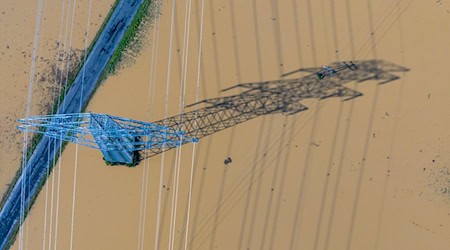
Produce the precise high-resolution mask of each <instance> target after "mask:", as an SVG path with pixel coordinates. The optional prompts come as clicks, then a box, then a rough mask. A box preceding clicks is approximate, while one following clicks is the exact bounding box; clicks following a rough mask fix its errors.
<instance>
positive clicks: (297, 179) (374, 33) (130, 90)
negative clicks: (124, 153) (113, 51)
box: [13, 0, 450, 249]
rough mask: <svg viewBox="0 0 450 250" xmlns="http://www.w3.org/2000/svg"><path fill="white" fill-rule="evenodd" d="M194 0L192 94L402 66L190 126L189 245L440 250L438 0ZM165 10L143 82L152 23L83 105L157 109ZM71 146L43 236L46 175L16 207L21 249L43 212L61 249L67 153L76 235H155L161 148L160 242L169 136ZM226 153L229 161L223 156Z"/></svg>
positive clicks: (445, 117)
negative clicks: (214, 124) (341, 91)
mask: <svg viewBox="0 0 450 250" xmlns="http://www.w3.org/2000/svg"><path fill="white" fill-rule="evenodd" d="M205 2H206V6H205V16H204V30H203V54H202V64H201V65H202V66H201V70H200V97H199V98H200V100H202V99H207V98H215V97H217V96H228V95H232V94H237V93H239V91H242V90H241V89H233V90H230V91H226V92H220V90H222V89H225V88H228V87H232V86H234V85H236V84H239V83H248V82H261V81H269V80H279V79H281V78H282V77H280V75H282V74H283V73H287V72H290V71H293V70H296V69H299V68H301V67H309V66H321V65H326V64H329V63H330V62H333V61H337V60H349V59H352V58H356V59H359V60H368V59H374V58H376V59H383V60H386V61H389V62H392V63H395V64H398V65H401V66H404V67H407V68H409V69H410V71H409V72H405V73H398V74H397V75H398V76H400V79H399V80H397V81H393V82H389V83H387V84H384V85H377V84H376V81H365V82H362V83H358V84H355V83H349V84H347V85H345V86H346V87H349V88H353V89H355V88H357V90H358V91H360V92H362V93H363V94H364V95H363V96H361V97H358V98H355V99H353V100H351V101H345V102H342V100H341V99H339V98H328V99H323V100H320V101H318V100H317V99H307V100H304V101H302V103H303V104H304V105H306V106H308V107H309V109H308V110H306V111H303V112H300V113H298V114H295V115H291V116H284V115H282V114H275V115H267V116H261V117H257V118H255V119H252V120H249V121H246V122H245V123H242V124H239V125H237V126H234V127H233V128H229V129H226V130H224V131H221V132H218V133H215V134H213V135H211V136H209V137H206V138H203V139H201V141H200V142H199V143H198V145H197V149H196V158H195V167H194V170H195V172H194V180H193V193H192V199H191V202H192V203H191V205H192V206H191V211H190V223H189V238H188V248H189V249H216V248H217V249H255V248H256V249H447V248H448V246H449V245H450V239H449V238H448V235H449V233H450V214H449V206H450V203H449V199H448V198H449V196H448V193H446V192H447V191H446V190H447V189H445V188H446V187H448V181H449V175H448V170H447V171H445V170H446V169H447V167H448V162H449V160H450V159H449V157H448V149H447V148H448V146H449V144H450V137H449V134H448V123H449V117H450V113H449V111H448V109H447V107H448V105H449V102H450V101H449V98H447V96H448V93H449V90H450V86H449V85H448V84H446V80H445V76H444V74H443V72H445V70H446V66H445V65H446V57H447V55H448V54H449V53H448V52H449V48H448V46H447V45H448V43H449V40H450V36H449V35H448V34H446V33H443V32H442V27H446V26H445V25H448V21H449V15H448V9H449V8H450V7H449V3H448V2H445V1H440V2H442V3H441V4H439V3H436V2H426V1H408V0H401V1H387V0H382V1H376V2H375V1H370V2H367V1H343V0H340V1H333V2H330V1H264V2H261V1H205ZM200 7H201V1H194V2H192V13H191V26H190V37H189V50H188V51H189V52H188V63H187V81H186V100H185V101H186V104H191V103H194V102H195V92H196V91H195V88H196V87H195V86H196V85H195V83H196V78H197V62H198V35H199V19H200V16H201V9H200ZM171 10H172V6H171V1H164V2H163V5H162V9H161V13H162V15H161V22H160V35H159V47H158V60H157V63H156V87H155V89H154V91H151V92H149V90H150V83H151V81H150V77H151V75H150V72H151V65H152V58H154V57H152V46H151V44H152V42H154V41H153V40H152V39H153V36H150V38H149V43H150V46H147V47H145V49H144V50H143V51H142V53H141V55H140V56H139V57H137V58H135V59H136V61H135V63H134V64H133V65H132V66H129V67H126V68H124V69H122V70H120V71H119V74H117V75H114V76H111V77H109V78H108V79H107V80H106V81H105V82H104V83H103V84H102V86H101V87H100V88H99V89H98V91H97V92H96V94H95V97H94V98H93V99H92V101H91V103H90V105H89V106H88V111H92V112H99V113H109V114H112V115H118V116H124V117H129V118H132V119H137V120H143V121H157V120H160V119H162V118H164V116H165V98H166V84H167V72H168V55H169V54H168V51H169V45H170V25H171V23H170V20H171ZM184 13H185V5H184V2H177V6H176V13H175V14H176V15H175V17H176V18H175V21H176V22H175V25H174V33H173V37H172V38H173V41H172V42H173V47H172V54H171V55H172V58H171V59H172V61H171V68H170V71H169V74H170V81H169V82H170V87H169V92H168V93H169V97H168V98H169V99H168V100H169V102H168V111H167V115H169V116H172V115H176V114H178V113H179V111H180V110H179V107H180V106H179V105H180V102H179V101H180V95H179V93H180V83H181V80H182V77H181V76H182V74H181V72H182V67H183V53H184V51H183V35H184V27H185V22H184V20H185V14H184ZM370 20H371V21H370ZM349 23H350V27H349ZM148 32H150V33H151V34H153V30H152V29H149V30H148ZM304 75H305V74H299V73H296V74H292V75H289V76H287V77H286V78H298V77H302V76H304ZM152 97H153V98H154V102H152V101H151V99H152ZM180 150H181V162H180V163H181V164H180V167H181V168H180V169H181V170H180V179H179V193H178V199H177V201H178V202H177V210H176V212H175V211H174V213H175V214H176V223H175V225H176V226H175V230H174V245H173V246H174V248H176V249H182V248H183V247H184V243H185V242H184V238H185V229H186V215H187V198H188V190H189V176H190V168H191V160H192V144H188V145H186V146H183V147H181V149H180ZM75 152H76V146H75V145H72V144H69V145H68V146H67V148H66V150H65V151H64V153H63V155H62V160H61V168H60V171H61V172H58V170H56V171H55V173H56V175H55V177H57V176H58V175H59V174H60V176H61V179H60V182H61V188H60V191H59V192H60V200H59V210H58V217H56V203H57V202H56V196H57V195H56V194H57V189H56V187H57V182H58V180H57V178H56V181H55V182H54V187H55V189H54V194H53V196H54V197H53V199H54V209H53V214H52V231H51V233H50V226H49V225H50V207H51V200H52V198H51V196H52V195H51V189H52V187H51V186H52V184H51V183H52V182H53V180H54V179H53V177H51V178H50V179H49V181H48V183H49V193H48V199H47V217H46V219H47V222H46V232H45V239H44V214H45V202H46V199H45V189H44V190H43V191H42V192H41V193H40V195H39V197H38V199H37V201H36V203H35V205H34V208H33V209H32V211H31V213H30V216H28V218H27V220H26V222H25V226H27V227H28V234H27V235H28V238H27V237H26V238H25V241H27V244H28V245H29V247H30V249H35V248H40V247H42V244H43V239H44V240H45V242H46V243H45V244H46V246H47V247H48V245H49V243H48V241H49V240H48V238H49V235H51V242H52V243H51V244H52V246H55V238H56V236H55V231H56V228H55V225H56V224H57V225H58V230H57V231H58V233H57V247H58V248H62V249H66V248H69V245H70V238H71V235H70V231H71V214H72V202H73V200H72V194H73V187H74V166H75V159H78V160H77V182H76V203H75V219H74V225H73V227H74V234H73V247H74V249H134V248H138V247H143V248H145V249H147V248H154V243H155V228H156V221H157V206H158V192H159V187H160V182H159V176H160V169H161V163H164V165H163V169H164V175H163V181H162V183H161V185H162V187H164V189H163V191H162V197H161V213H160V216H161V217H160V218H161V224H160V225H161V226H160V233H159V245H158V247H159V248H166V247H168V244H169V235H170V233H169V231H170V229H171V226H170V225H171V214H172V209H171V207H172V194H173V192H174V191H175V190H174V186H173V185H174V181H173V180H174V179H173V178H174V175H175V173H176V171H175V166H176V164H175V159H176V155H177V151H176V150H171V151H169V152H167V153H166V154H165V156H164V161H162V158H161V157H162V156H161V155H158V156H155V157H152V158H150V159H149V160H148V161H143V162H142V163H141V164H140V165H139V166H137V167H136V168H126V167H108V166H105V163H104V162H103V161H102V157H101V153H100V152H99V151H95V150H92V149H88V148H84V147H79V148H78V154H77V157H76V154H75ZM227 157H231V158H232V162H231V163H230V164H227V165H225V164H224V163H223V162H224V159H226V158H227ZM57 169H59V168H57ZM147 173H148V184H147V186H146V185H145V180H146V176H147ZM143 181H144V185H143ZM142 187H144V188H142ZM142 190H144V196H145V195H146V197H147V199H146V206H145V220H144V213H143V212H142V211H141V202H142V194H143V193H142ZM145 190H147V191H145ZM172 218H173V216H172ZM140 222H143V223H144V225H145V226H144V228H142V227H140ZM139 242H144V244H143V245H142V243H139ZM17 247H18V244H17V242H16V243H15V245H14V246H13V249H16V248H17Z"/></svg>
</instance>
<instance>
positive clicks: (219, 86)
mask: <svg viewBox="0 0 450 250" xmlns="http://www.w3.org/2000/svg"><path fill="white" fill-rule="evenodd" d="M207 2H209V3H210V5H209V11H210V12H211V13H210V17H211V18H210V21H211V28H212V40H213V42H212V45H213V53H214V66H215V68H216V83H217V89H218V90H221V89H222V84H221V79H222V78H220V64H219V52H218V51H217V39H216V21H215V19H214V1H207Z"/></svg>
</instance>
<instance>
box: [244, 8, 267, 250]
mask: <svg viewBox="0 0 450 250" xmlns="http://www.w3.org/2000/svg"><path fill="white" fill-rule="evenodd" d="M252 13H253V30H254V32H255V48H256V59H257V64H258V79H259V81H263V79H264V77H263V71H262V60H261V44H260V39H259V37H260V36H259V23H258V10H257V6H256V0H253V1H252ZM264 124H265V117H263V121H262V123H261V125H260V128H259V132H258V141H257V144H256V149H255V158H254V160H253V164H252V168H251V176H250V183H253V181H254V179H255V170H256V167H257V164H256V162H257V158H258V155H259V153H260V145H261V141H262V137H263V131H264ZM251 193H252V185H249V186H248V188H247V197H246V199H245V205H244V215H243V218H242V223H241V231H240V233H239V239H238V250H240V249H241V248H242V244H243V241H244V234H245V228H246V223H247V216H248V211H249V209H250V200H251ZM254 213H255V211H254V212H253V214H254ZM250 231H251V230H250Z"/></svg>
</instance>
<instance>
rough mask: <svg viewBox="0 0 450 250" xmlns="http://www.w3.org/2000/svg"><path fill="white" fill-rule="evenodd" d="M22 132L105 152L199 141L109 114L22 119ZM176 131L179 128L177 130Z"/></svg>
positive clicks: (81, 114) (166, 129) (183, 134)
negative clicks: (39, 134)
mask: <svg viewBox="0 0 450 250" xmlns="http://www.w3.org/2000/svg"><path fill="white" fill-rule="evenodd" d="M19 122H20V123H22V124H23V125H20V126H19V127H18V128H19V129H20V130H25V129H27V130H28V132H34V133H41V134H44V135H46V136H48V137H51V138H55V139H61V138H62V140H64V141H68V142H72V143H77V144H80V145H83V146H87V147H90V148H94V149H100V150H101V151H102V152H103V153H104V155H105V153H106V152H119V151H123V152H129V153H131V152H134V151H141V150H146V149H155V148H164V147H167V148H173V147H178V146H180V145H182V144H185V143H189V142H197V141H198V139H197V138H194V137H191V136H188V135H186V133H185V132H184V131H182V130H178V129H175V128H174V127H167V126H162V125H157V124H153V123H147V122H142V121H136V120H131V119H127V118H123V117H117V116H112V115H107V114H94V113H75V114H56V115H44V116H32V117H29V118H26V119H20V120H19ZM175 127H176V126H175Z"/></svg>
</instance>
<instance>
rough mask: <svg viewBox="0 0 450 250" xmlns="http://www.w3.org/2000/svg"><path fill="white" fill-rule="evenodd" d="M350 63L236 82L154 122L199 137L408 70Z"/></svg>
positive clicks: (350, 93)
mask: <svg viewBox="0 0 450 250" xmlns="http://www.w3.org/2000/svg"><path fill="white" fill-rule="evenodd" d="M354 64H355V65H356V66H357V69H356V70H350V69H344V70H340V71H338V72H337V73H336V74H334V75H333V76H331V77H329V78H325V79H321V80H319V79H318V78H317V76H316V74H315V73H316V72H319V71H321V70H322V68H321V67H314V68H302V69H298V70H296V71H293V72H306V73H312V74H309V75H306V76H304V77H301V78H296V79H282V80H274V81H264V82H254V83H243V84H238V85H236V86H233V87H230V88H227V89H224V90H223V91H228V90H230V89H234V88H243V89H244V91H243V92H241V93H240V94H237V95H231V96H225V97H218V98H212V99H205V100H203V101H200V102H199V103H194V104H191V105H189V106H187V107H193V106H196V105H197V104H204V105H206V106H205V107H203V108H201V109H198V110H192V111H189V112H186V113H184V114H180V115H176V116H173V117H169V118H167V119H164V120H160V121H157V122H154V123H155V124H158V125H163V126H167V127H171V128H173V129H175V130H182V131H184V132H185V133H186V135H187V136H189V137H192V138H198V139H200V138H202V137H205V136H208V135H211V134H214V133H217V132H219V131H221V130H224V129H226V128H229V127H233V126H235V125H237V124H239V123H242V122H245V121H248V120H250V119H253V118H256V117H258V116H261V115H271V114H284V115H292V114H296V113H299V112H302V111H305V110H307V109H308V107H306V106H305V105H303V104H302V103H301V101H303V100H305V99H311V98H317V99H326V98H331V97H340V98H343V101H347V100H350V99H353V98H356V97H359V96H362V95H363V94H362V93H360V92H358V91H355V90H353V89H350V88H347V87H345V86H344V84H346V83H349V82H354V81H355V82H358V83H360V82H365V81H369V80H375V81H378V84H386V83H388V82H391V81H394V80H397V79H399V78H400V77H399V76H397V75H394V74H393V73H395V72H406V71H409V69H408V68H405V67H403V66H400V65H396V64H394V63H390V62H387V61H383V60H364V61H354ZM329 66H330V67H331V68H342V67H343V66H345V65H344V64H343V63H342V62H335V63H332V64H330V65H329ZM288 74H289V73H288ZM187 142H188V141H187ZM187 142H186V143H187ZM183 144H184V142H183ZM174 147H175V146H170V145H169V146H167V147H162V148H152V149H149V150H145V151H141V154H140V155H141V159H145V158H147V157H152V156H154V155H157V154H160V153H162V152H163V151H167V150H170V149H172V148H174Z"/></svg>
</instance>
